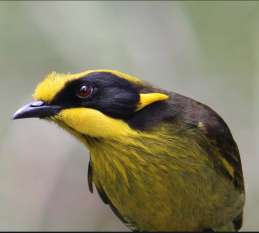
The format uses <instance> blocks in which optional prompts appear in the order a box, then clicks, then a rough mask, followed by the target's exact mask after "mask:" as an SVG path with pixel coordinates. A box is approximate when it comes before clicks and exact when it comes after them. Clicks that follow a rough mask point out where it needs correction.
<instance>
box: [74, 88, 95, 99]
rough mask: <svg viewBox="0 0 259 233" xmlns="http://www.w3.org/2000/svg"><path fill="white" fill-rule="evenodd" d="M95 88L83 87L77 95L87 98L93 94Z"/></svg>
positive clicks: (78, 90)
mask: <svg viewBox="0 0 259 233" xmlns="http://www.w3.org/2000/svg"><path fill="white" fill-rule="evenodd" d="M92 90H93V88H92V87H91V86H88V85H82V86H80V87H79V88H78V89H77V95H78V96H79V97H87V96H89V95H90V94H91V93H92Z"/></svg>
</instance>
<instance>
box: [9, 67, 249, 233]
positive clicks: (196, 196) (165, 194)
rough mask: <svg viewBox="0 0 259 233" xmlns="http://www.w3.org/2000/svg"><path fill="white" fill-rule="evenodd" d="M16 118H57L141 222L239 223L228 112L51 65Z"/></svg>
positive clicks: (101, 183)
mask: <svg viewBox="0 0 259 233" xmlns="http://www.w3.org/2000/svg"><path fill="white" fill-rule="evenodd" d="M34 96H35V99H36V102H33V103H32V104H29V105H27V106H25V107H23V108H22V109H20V110H18V111H17V112H16V113H15V115H14V116H13V119H18V118H25V117H39V118H42V119H46V120H49V121H54V122H56V123H57V124H58V125H59V126H60V127H62V128H64V129H66V130H67V131H68V132H69V133H71V134H72V135H74V136H75V137H76V138H78V139H79V140H80V141H81V142H82V143H84V144H85V146H86V147H88V148H89V150H90V152H91V160H90V162H89V168H88V184H89V189H90V191H91V192H93V183H94V184H95V186H96V188H97V191H98V193H99V195H100V197H101V198H102V200H103V201H104V203H106V204H109V205H110V207H111V208H112V210H113V211H114V212H115V214H116V215H117V216H118V217H119V218H120V219H121V220H122V221H123V222H124V223H125V224H126V225H127V226H128V227H129V228H130V229H132V230H135V231H203V230H204V229H208V228H213V229H215V230H216V231H238V230H239V229H240V228H241V226H242V219H243V218H242V215H243V214H242V213H243V207H244V202H245V191H244V180H243V174H242V166H241V160H240V155H239V151H238V148H237V145H236V143H235V141H234V139H233V137H232V135H231V132H230V130H229V128H228V126H227V125H226V123H225V122H224V120H223V119H222V118H221V117H220V116H219V115H218V114H217V113H216V112H214V111H213V110H212V109H210V108H209V107H207V106H206V105H203V104H201V103H199V102H197V101H195V100H192V99H190V98H188V97H185V96H182V95H179V94H176V93H173V92H169V91H165V90H163V89H160V88H158V87H155V86H153V85H151V84H149V83H147V82H144V81H141V80H139V79H137V78H134V77H131V76H129V75H126V74H123V73H120V72H118V71H111V70H96V71H87V72H84V73H80V74H77V75H70V74H68V75H60V74H56V73H52V74H51V75H49V76H47V78H46V79H45V80H44V81H43V82H42V83H41V84H39V85H38V87H37V89H36V91H35V94H34Z"/></svg>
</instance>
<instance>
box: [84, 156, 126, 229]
mask: <svg viewBox="0 0 259 233" xmlns="http://www.w3.org/2000/svg"><path fill="white" fill-rule="evenodd" d="M92 179H93V169H92V165H91V160H90V161H89V164H88V187H89V190H90V192H91V193H93V180H92ZM94 184H95V187H96V189H97V191H98V194H99V196H100V198H101V199H102V201H103V202H104V203H105V204H108V205H109V206H110V207H111V209H112V211H113V212H114V213H115V214H116V216H117V217H118V218H119V219H120V220H121V221H122V222H123V223H124V224H125V225H130V224H129V223H128V222H127V221H126V220H125V219H124V218H123V217H122V216H121V214H120V213H119V212H118V210H117V209H116V208H115V206H114V205H113V204H112V202H111V201H110V199H109V198H108V196H107V195H106V193H105V192H104V190H103V188H102V186H101V184H100V182H96V181H95V183H94Z"/></svg>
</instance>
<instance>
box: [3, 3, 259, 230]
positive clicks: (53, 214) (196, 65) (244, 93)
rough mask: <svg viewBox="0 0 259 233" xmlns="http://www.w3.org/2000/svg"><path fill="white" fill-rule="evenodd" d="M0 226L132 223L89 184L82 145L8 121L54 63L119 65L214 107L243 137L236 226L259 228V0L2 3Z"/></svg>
mask: <svg viewBox="0 0 259 233" xmlns="http://www.w3.org/2000/svg"><path fill="white" fill-rule="evenodd" d="M0 32H1V36H0V70H1V72H0V109H1V116H0V126H1V131H0V133H1V134H0V206H1V208H0V230H24V231H28V230H86V231H94V230H98V231H102V230H110V231H116V230H124V231H125V230H128V229H127V228H126V227H124V226H123V224H122V223H121V222H120V220H119V219H117V218H116V217H115V215H114V214H113V213H112V211H111V210H110V209H109V207H108V206H106V205H104V204H103V203H102V201H101V200H100V198H99V196H98V194H97V193H96V190H95V192H94V195H92V194H90V192H89V190H88V187H87V165H88V159H89V155H88V151H87V150H86V149H85V148H84V147H83V146H82V145H81V144H80V143H79V142H78V141H76V140H75V139H74V138H72V137H71V136H70V135H68V134H67V133H65V132H64V131H62V130H60V129H59V128H58V127H57V126H55V125H54V124H49V123H46V122H44V121H39V120H38V119H25V120H17V121H10V119H11V116H12V115H13V113H14V112H15V111H16V110H17V109H18V108H19V107H21V106H22V105H24V104H27V103H28V102H31V101H33V98H32V97H31V94H32V93H33V92H34V89H35V87H36V85H37V84H38V83H39V82H40V81H42V80H43V78H44V77H45V75H47V74H48V73H50V72H51V71H57V72H61V73H68V72H70V73H79V72H82V71H85V70H88V69H99V68H105V69H114V70H119V71H122V72H125V73H128V74H130V75H132V76H136V77H138V78H141V79H144V80H146V81H149V82H151V83H153V84H155V85H158V86H161V87H163V88H166V89H168V90H172V91H175V92H178V93H181V94H184V95H187V96H189V97H192V98H194V99H196V100H198V101H201V102H203V103H205V104H207V105H209V106H210V107H212V108H213V109H214V110H216V111H217V112H218V113H219V114H220V115H221V116H222V117H223V118H224V119H225V121H226V122H227V124H228V125H229V127H230V129H231V131H232V133H233V136H234V138H235V140H236V142H237V144H238V145H239V149H240V153H241V157H242V162H243V170H244V175H245V181H246V187H247V201H246V207H245V215H244V226H243V230H247V231H251V230H253V231H256V230H259V222H258V217H259V208H258V205H259V197H258V192H259V172H258V165H259V155H258V151H259V143H258V138H259V127H258V119H259V110H258V109H259V97H258V93H259V69H258V67H259V64H258V63H259V56H258V55H259V33H258V32H259V3H258V2H256V1H255V2H245V1H244V2H240V1H237V2H232V1H228V2H223V1H218V2H216V1H214V2H193V1H187V2H175V1H172V2H171V1H166V2H162V1H157V2H152V1H151V2H138V1H129V2H119V1H118V2H102V1H94V2H88V1H86V2H84V1H79V2H74V1H72V2H62V1H60V2H59V1H57V2H51V1H46V2H30V1H28V2H25V1H24V2H23V1H21V2H12V1H11V2H7V1H6V2H3V1H2V2H0Z"/></svg>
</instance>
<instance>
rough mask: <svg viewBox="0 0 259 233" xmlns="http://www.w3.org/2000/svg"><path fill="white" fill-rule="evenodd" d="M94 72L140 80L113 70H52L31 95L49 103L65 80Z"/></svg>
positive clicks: (132, 80) (62, 86)
mask: <svg viewBox="0 0 259 233" xmlns="http://www.w3.org/2000/svg"><path fill="white" fill-rule="evenodd" d="M94 72H108V73H112V74H114V75H116V76H118V77H120V78H124V79H127V80H128V81H130V82H142V81H141V80H139V79H138V78H134V77H131V76H129V75H127V74H124V73H121V72H119V71H115V70H105V69H100V70H88V71H85V72H83V73H79V74H59V73H56V72H52V73H51V74H49V75H47V76H46V78H45V79H44V81H43V82H41V83H40V84H38V86H37V88H36V90H35V93H34V95H33V96H34V98H35V100H43V101H45V102H46V103H50V102H51V100H53V98H54V97H55V95H56V94H57V93H58V92H60V91H61V90H62V89H63V88H64V86H65V85H66V83H67V82H69V81H72V80H75V79H79V78H81V77H84V76H85V75H87V74H90V73H94Z"/></svg>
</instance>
